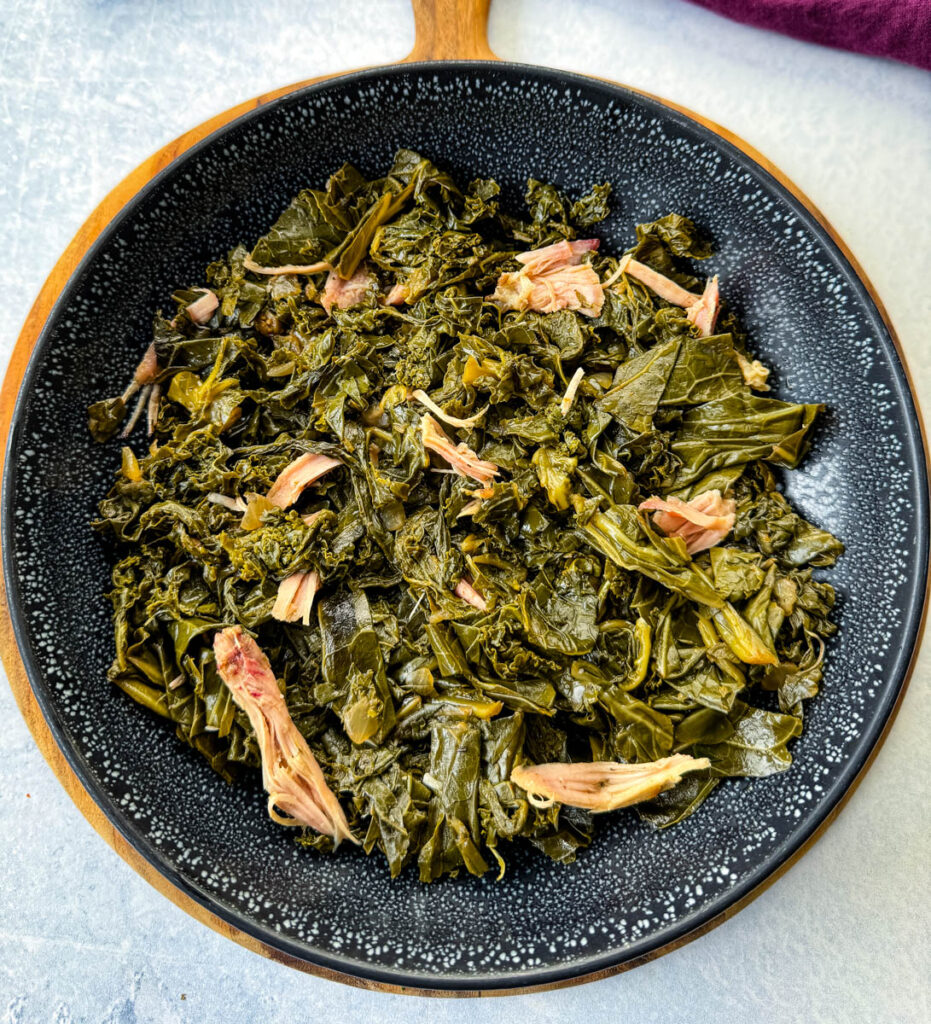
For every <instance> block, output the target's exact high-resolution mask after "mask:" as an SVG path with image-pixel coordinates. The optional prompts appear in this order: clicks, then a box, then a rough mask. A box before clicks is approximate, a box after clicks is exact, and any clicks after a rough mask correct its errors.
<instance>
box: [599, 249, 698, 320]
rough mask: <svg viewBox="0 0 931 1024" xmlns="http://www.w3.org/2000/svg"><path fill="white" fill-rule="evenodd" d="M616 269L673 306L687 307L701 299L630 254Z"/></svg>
mask: <svg viewBox="0 0 931 1024" xmlns="http://www.w3.org/2000/svg"><path fill="white" fill-rule="evenodd" d="M618 269H619V270H620V271H621V272H622V273H624V274H626V275H627V276H628V277H632V278H634V279H635V280H637V281H639V282H640V283H641V284H645V285H646V286H647V288H649V289H650V291H652V292H656V294H657V295H658V296H659V297H660V298H661V299H665V300H666V301H667V302H671V303H672V304H673V305H674V306H681V307H682V308H683V309H688V308H689V306H692V305H694V304H695V303H696V302H698V301H699V300H700V299H701V296H700V295H695V294H694V293H693V292H690V291H687V290H686V289H685V288H683V287H682V285H680V284H676V282H675V281H671V280H670V279H669V278H668V277H666V276H665V275H664V274H661V273H659V271H657V270H654V269H653V268H652V267H648V266H647V265H646V264H645V263H641V262H640V261H639V260H635V259H633V257H631V256H625V257H624V258H623V259H622V260H621V262H620V264H619V265H618Z"/></svg>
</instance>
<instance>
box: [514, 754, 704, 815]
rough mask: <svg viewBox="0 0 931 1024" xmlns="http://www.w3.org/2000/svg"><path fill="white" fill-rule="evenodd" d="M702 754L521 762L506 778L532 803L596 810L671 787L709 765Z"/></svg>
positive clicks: (628, 803) (613, 807) (635, 800)
mask: <svg viewBox="0 0 931 1024" xmlns="http://www.w3.org/2000/svg"><path fill="white" fill-rule="evenodd" d="M710 763H711V762H710V761H709V760H708V758H707V757H699V758H695V757H690V756H689V755H688V754H673V755H672V757H664V758H662V759H661V760H659V761H649V762H647V763H646V764H620V763H618V762H616V761H577V762H575V763H573V764H563V763H562V762H559V761H556V762H551V763H549V764H534V765H522V766H520V767H518V768H515V769H514V770H513V771H512V772H511V781H512V782H516V783H517V785H518V786H520V787H521V789H525V790H526V791H527V793H528V795H529V797H530V802H531V803H533V804H534V805H535V806H537V807H549V806H551V805H552V804H554V803H560V804H567V805H568V806H570V807H584V808H585V809H586V810H589V811H592V812H593V813H595V814H602V813H604V812H605V811H615V810H617V809H618V808H620V807H630V806H631V805H632V804H638V803H640V802H641V801H643V800H652V799H653V798H654V797H655V796H658V795H659V794H660V793H662V792H663V790H665V789H670V788H671V787H672V786H674V785H676V783H677V782H679V781H680V780H681V779H682V776H683V775H684V774H685V773H686V772H694V771H698V770H700V769H702V768H707V767H708V766H709V765H710Z"/></svg>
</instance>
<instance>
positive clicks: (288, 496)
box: [267, 452, 342, 508]
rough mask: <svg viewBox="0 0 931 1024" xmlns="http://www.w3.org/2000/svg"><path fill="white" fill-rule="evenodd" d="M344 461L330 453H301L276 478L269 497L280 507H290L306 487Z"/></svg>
mask: <svg viewBox="0 0 931 1024" xmlns="http://www.w3.org/2000/svg"><path fill="white" fill-rule="evenodd" d="M341 465H342V463H341V462H340V461H339V459H331V458H330V457H329V455H317V454H316V453H315V452H307V454H306V455H301V456H300V457H299V458H297V459H295V460H294V461H293V462H289V463H288V465H287V466H285V468H284V469H283V470H282V471H281V472H280V473H279V474H278V476H277V477H276V478H275V482H274V483H273V484H272V486H271V489H270V490H269V492H268V495H267V499H268V501H270V502H271V503H272V504H273V505H277V506H278V508H290V507H291V506H292V505H293V504H294V503H295V502H296V501H297V499H298V498H299V497H300V496H301V492H302V491H303V490H304V488H305V487H309V486H310V485H311V484H312V483H315V482H316V481H317V480H319V479H320V477H322V476H323V475H324V474H325V473H329V472H330V470H331V469H336V467H337V466H341Z"/></svg>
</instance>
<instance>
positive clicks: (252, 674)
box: [213, 626, 358, 845]
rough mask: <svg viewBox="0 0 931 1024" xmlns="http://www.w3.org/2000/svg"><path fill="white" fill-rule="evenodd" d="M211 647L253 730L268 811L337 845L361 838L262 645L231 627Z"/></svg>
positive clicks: (276, 818) (281, 823)
mask: <svg viewBox="0 0 931 1024" xmlns="http://www.w3.org/2000/svg"><path fill="white" fill-rule="evenodd" d="M213 651H214V655H215V657H216V662H217V672H218V673H219V675H220V678H221V679H222V680H223V682H224V683H225V684H226V686H227V688H228V689H229V691H230V693H231V694H232V695H233V700H234V701H235V702H236V704H237V705H238V706H239V707H240V708H242V710H243V711H245V713H246V714H247V715H248V716H249V721H250V722H251V724H252V728H253V730H254V731H255V738H256V741H257V743H258V746H259V753H260V754H261V757H262V782H263V783H264V786H265V790H266V792H267V793H268V813H269V816H270V817H271V818H272V820H273V821H276V822H278V824H280V825H307V826H309V827H310V828H312V829H315V830H316V831H317V832H320V833H321V834H323V835H328V836H330V837H332V839H333V842H334V843H335V844H336V845H339V843H340V841H341V840H343V839H349V840H350V841H351V842H354V843H357V842H358V840H357V839H356V838H355V836H353V834H352V832H351V831H350V830H349V823H348V822H347V821H346V816H345V815H344V814H343V809H342V807H340V804H339V801H338V800H337V799H336V796H335V795H334V794H333V792H332V791H331V790H330V787H329V786H328V785H327V782H326V779H325V778H324V776H323V772H322V771H321V770H320V765H319V764H317V759H316V758H315V757H314V755H313V753H312V752H311V750H310V747H308V746H307V741H306V740H305V739H304V737H303V736H302V735H301V734H300V732H299V731H298V729H297V726H296V725H295V724H294V722H293V721H292V719H291V715H290V713H289V712H288V706H287V704H286V703H285V699H284V697H283V696H282V694H281V690H279V688H278V682H277V680H276V679H275V673H274V672H273V671H272V668H271V665H270V664H269V662H268V658H266V657H265V654H264V653H263V652H262V650H261V648H260V647H259V645H258V644H257V643H256V642H255V641H254V640H253V639H252V637H250V636H249V635H248V634H246V633H244V632H243V631H242V629H241V627H239V626H231V627H229V628H228V629H224V630H222V631H220V632H218V633H217V634H216V635H215V636H214V638H213Z"/></svg>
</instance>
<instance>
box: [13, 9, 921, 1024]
mask: <svg viewBox="0 0 931 1024" xmlns="http://www.w3.org/2000/svg"><path fill="white" fill-rule="evenodd" d="M412 41H413V21H412V17H411V15H410V13H409V10H408V8H407V5H406V3H405V0H342V2H340V3H338V4H334V3H332V2H327V3H324V2H322V0H310V2H300V0H263V2H262V3H246V2H243V0H226V2H219V0H187V2H186V3H181V2H178V0H161V2H159V0H31V2H30V0H0V52H2V56H0V252H2V253H3V257H4V258H3V259H2V260H0V295H2V296H3V301H2V302H0V366H5V364H6V360H7V358H8V355H9V352H10V351H11V349H12V345H13V341H14V338H15V335H16V333H17V331H18V329H19V326H20V324H21V323H22V320H23V318H24V317H25V314H26V312H27V309H28V306H29V304H30V302H31V301H32V298H33V297H34V295H35V293H36V292H37V291H38V289H39V287H40V285H41V283H42V281H43V279H44V278H45V276H46V274H47V273H48V271H49V270H50V269H51V267H52V264H53V263H54V261H55V259H56V258H57V256H58V254H59V253H60V252H61V250H62V249H63V248H64V246H65V245H66V244H67V242H68V240H69V239H70V238H71V236H72V235H73V233H74V232H75V230H76V229H77V228H78V226H79V225H80V224H81V222H82V221H83V220H84V218H85V217H86V216H87V214H88V213H89V212H90V210H91V209H92V208H93V206H94V205H95V204H96V202H97V201H98V200H99V199H100V197H101V196H102V195H103V194H104V193H105V192H106V191H107V190H108V189H109V188H110V187H111V186H112V185H114V184H115V183H116V182H117V181H119V180H120V179H121V178H122V177H123V176H124V175H125V174H126V173H128V172H129V171H130V170H131V169H132V168H133V167H135V166H136V165H137V164H138V163H139V162H140V161H141V160H142V159H143V158H144V157H146V156H147V155H148V154H149V153H150V152H151V151H153V150H154V149H156V148H158V147H159V146H161V145H163V144H164V143H165V142H167V141H169V140H170V139H171V138H173V137H174V136H175V135H177V134H178V133H179V132H180V131H182V130H183V129H185V128H188V127H190V126H192V125H194V124H196V123H197V122H198V121H200V120H202V119H204V118H205V117H207V116H208V115H210V114H212V113H214V112H215V111H219V110H221V109H224V108H226V107H228V106H231V105H232V104H234V103H236V102H238V101H240V100H242V99H244V98H246V97H248V96H250V95H253V94H255V93H257V92H260V91H263V90H266V89H270V88H272V87H274V86H277V85H282V84H284V83H287V82H291V81H295V80H297V79H300V78H305V77H309V76H311V75H315V74H321V73H324V72H327V71H336V70H338V69H341V68H347V67H356V66H360V65H364V64H369V63H383V62H386V61H389V60H392V59H395V58H398V57H400V56H402V55H403V54H405V53H406V52H407V51H408V49H409V48H410V45H411V43H412ZM490 41H491V44H492V46H493V48H494V49H495V50H496V51H497V52H498V53H499V54H500V55H501V56H502V57H505V58H509V59H513V60H519V61H526V62H529V63H540V64H549V65H554V66H560V67H565V68H570V69H573V70H578V71H583V72H591V73H594V74H597V75H603V76H606V77H611V78H617V79H620V80H623V81H626V82H629V83H630V84H632V85H635V86H638V87H640V88H643V89H646V90H649V91H651V92H654V93H658V94H660V95H664V96H666V97H668V98H670V99H673V100H676V101H678V102H680V103H683V104H685V105H687V106H690V107H692V108H693V109H695V110H698V111H701V112H702V113H704V114H705V115H706V116H708V117H710V118H712V119H714V120H716V121H718V122H720V123H722V124H724V125H727V126H728V127H730V128H731V129H733V130H735V131H736V132H738V133H740V134H742V135H743V136H744V137H745V138H747V139H748V140H749V141H751V142H752V143H753V144H754V145H756V146H757V147H758V148H759V149H760V150H762V152H763V153H765V154H766V155H767V156H769V157H770V158H771V159H772V160H773V161H774V162H775V163H776V164H777V165H779V166H781V167H782V168H783V169H784V170H785V171H786V172H787V173H788V174H789V175H790V177H792V178H793V179H794V180H795V181H796V182H797V183H798V184H799V185H800V186H801V188H802V189H803V190H804V191H805V192H806V193H807V194H808V195H810V196H811V197H812V198H813V199H814V201H815V202H816V203H817V204H818V205H819V206H820V207H821V209H822V210H823V211H824V212H825V214H826V215H827V216H828V217H829V218H830V220H831V221H832V222H833V223H834V225H835V226H836V227H837V229H838V231H839V232H840V234H841V235H842V237H844V238H845V239H846V241H847V242H848V244H849V245H850V247H851V248H852V250H853V252H854V253H855V254H856V255H857V257H858V258H859V259H860V261H861V262H862V264H863V265H864V267H865V268H866V271H867V273H868V274H869V275H870V276H871V278H872V279H873V281H874V283H875V285H876V286H877V288H878V291H879V293H880V295H881V296H882V297H883V299H884V301H885V303H886V305H887V307H888V309H889V312H890V314H891V316H892V319H893V321H894V323H895V325H896V327H897V328H898V331H899V333H900V335H901V338H902V342H903V345H904V347H905V349H906V352H907V354H908V358H909V360H910V363H911V367H912V370H913V373H914V375H915V378H916V382H917V386H918V390H919V392H920V396H921V399H922V401H923V404H924V407H925V408H926V409H928V408H931V349H929V345H928V337H927V329H928V324H929V323H931V299H929V296H931V291H929V289H928V287H927V280H928V270H929V255H931V247H929V242H928V225H929V224H931V199H929V196H931V187H929V186H931V174H929V172H931V78H929V76H928V75H926V74H925V73H923V72H921V71H918V70H916V69H913V68H906V67H902V66H899V65H896V64H892V63H888V62H885V61H880V60H875V59H870V58H866V57H858V56H854V55H850V54H844V53H837V52H834V51H829V50H825V49H821V48H817V47H813V46H808V45H805V44H802V43H798V42H794V41H791V40H788V39H783V38H780V37H777V36H773V35H769V34H767V33H761V32H756V31H754V30H752V29H748V28H744V27H742V26H738V25H733V24H730V23H728V22H725V21H723V20H721V19H718V18H716V17H714V16H713V15H710V14H708V13H706V12H704V11H702V10H699V9H696V8H692V7H690V6H688V5H687V4H684V3H681V2H679V0H654V2H652V3H644V2H643V0H623V2H622V0H545V2H535V0H494V3H493V5H492V13H491V21H490ZM929 678H931V647H928V648H926V649H925V652H924V655H923V656H922V657H921V659H920V661H919V664H918V668H917V671H916V673H915V676H914V679H913V681H912V684H911V688H910V690H909V693H908V695H907V697H906V699H905V702H904V704H903V706H902V710H901V712H900V714H899V718H898V721H897V722H896V725H895V728H894V729H893V731H892V733H891V735H890V736H889V739H888V740H887V742H886V745H885V747H884V748H883V750H882V752H881V753H880V755H879V757H878V758H877V760H876V762H875V765H874V767H873V769H872V770H871V772H870V773H869V776H868V777H867V778H866V780H865V781H864V782H863V783H862V785H861V786H860V788H859V789H858V791H857V792H856V794H855V795H854V796H853V798H852V800H851V801H850V803H849V804H848V806H847V808H846V809H845V810H844V812H843V813H842V814H841V816H840V818H839V819H838V821H837V822H836V823H835V824H834V825H833V826H832V827H831V829H830V830H829V831H828V833H827V834H826V835H825V837H824V838H822V839H821V840H820V842H819V843H818V844H817V845H816V846H815V848H814V849H813V850H811V851H810V852H809V853H808V854H807V855H806V856H805V857H804V858H803V860H802V861H801V862H800V863H799V864H798V865H796V866H795V867H794V868H792V869H791V870H790V871H789V873H788V874H787V875H786V876H785V877H784V878H783V879H782V880H781V881H779V882H778V883H777V884H776V885H774V886H773V887H771V888H770V889H769V890H768V891H767V892H765V893H764V894H763V895H762V896H760V897H759V898H758V899H757V900H756V902H754V903H753V904H752V905H751V906H750V907H749V908H747V909H746V910H744V911H743V912H742V913H740V914H739V915H738V916H737V917H736V918H735V919H734V920H732V921H730V922H728V923H726V924H725V925H723V926H721V927H720V928H718V929H717V930H716V931H714V932H712V933H711V934H710V935H707V936H705V937H704V938H702V939H699V940H698V941H696V942H694V943H692V944H690V945H689V946H687V947H686V948H684V949H681V950H679V951H677V952H675V953H672V954H670V955H669V956H666V957H664V958H662V959H661V960H659V961H657V962H654V963H652V964H649V965H647V966H644V967H641V968H639V969H637V970H636V971H633V972H631V973H628V974H625V975H622V976H620V977H617V978H613V979H610V980H607V981H603V982H599V983H597V984H594V985H588V986H584V987H581V988H575V989H569V990H563V991H559V992H551V993H546V994H541V995H534V996H524V997H519V998H513V997H512V998H510V999H505V1000H494V1001H491V1002H482V1003H480V1004H478V1003H466V1002H461V1001H427V1000H419V999H413V998H402V997H397V996H385V995H378V994H373V993H364V992H360V991H356V990H352V989H349V988H345V987H343V986H339V985H336V984H332V983H329V982H325V981H321V980H318V979H315V978H311V977H305V976H303V975H300V974H298V973H295V972H292V971H290V970H288V969H287V968H284V967H280V966H278V965H276V964H273V963H269V962H267V961H265V960H262V959H261V958H259V957H257V956H255V955H253V954H251V953H248V952H246V951H245V950H243V949H240V948H239V947H238V946H236V945H234V944H233V943H231V942H229V941H227V940H225V939H221V938H220V937H219V936H218V935H215V934H214V933H213V932H211V931H209V930H208V929H206V928H204V927H202V926H201V925H199V924H197V923H196V922H195V921H194V920H193V919H191V918H188V917H187V916H186V915H185V914H184V913H182V912H181V911H180V910H178V909H177V908H176V907H174V906H173V905H172V904H171V903H169V902H168V901H167V900H166V899H164V898H163V897H161V896H159V895H158V894H157V893H156V892H155V891H154V890H153V889H151V888H149V886H147V885H146V884H145V883H144V882H143V881H142V880H141V879H140V878H139V877H138V876H137V875H136V874H134V872H133V871H132V870H131V869H130V868H129V867H127V866H126V865H125V864H124V863H123V862H122V861H121V860H120V859H119V858H118V857H117V856H116V854H114V853H113V852H112V851H111V850H110V849H109V847H107V846H106V845H105V843H104V842H103V841H102V840H101V839H99V838H98V837H97V835H96V834H95V833H94V832H93V831H92V829H91V828H90V826H89V825H88V824H87V823H86V822H85V820H84V819H83V818H82V817H81V815H80V814H79V813H78V811H77V810H76V809H75V808H74V806H73V805H72V804H71V803H70V801H69V800H68V798H67V797H66V795H65V793H64V791H63V790H62V788H61V787H60V785H59V784H58V782H57V781H56V780H55V778H54V777H53V776H52V774H51V772H50V770H49V769H48V768H47V767H46V765H45V762H44V761H43V760H42V758H41V756H40V755H39V753H38V751H37V750H36V749H35V747H34V745H33V743H32V740H31V738H30V736H29V734H28V732H27V730H26V728H25V726H24V724H23V722H22V721H21V719H20V717H19V714H18V712H17V710H16V707H15V705H14V703H13V700H12V697H11V695H10V693H9V690H8V688H7V687H6V686H5V685H2V686H0V721H2V723H3V726H2V729H0V1015H2V1020H3V1021H7V1022H10V1024H14V1022H15V1024H26V1022H33V1021H51V1022H55V1024H70V1022H72V1021H88V1022H105V1024H129V1022H136V1021H153V1022H159V1024H162V1022H164V1024H171V1022H175V1021H203V1022H214V1021H216V1022H223V1024H237V1022H253V1021H255V1022H258V1021H295V1020H302V1019H307V1018H313V1019H316V1020H327V1021H333V1022H342V1021H358V1020H363V1019H369V1020H378V1021H391V1020H395V1019H397V1020H405V1021H409V1022H411V1024H416V1022H419V1021H428V1020H429V1021H431V1022H433V1021H436V1022H444V1021H451V1022H452V1021H467V1020H474V1019H482V1020H487V1021H493V1022H501V1024H504V1022H510V1021H518V1020H530V1021H540V1022H549V1021H552V1022H556V1021H559V1022H564V1021H567V1020H572V1019H579V1017H584V1019H585V1020H586V1022H591V1024H598V1022H602V1021H604V1022H607V1021H618V1020H631V1021H638V1022H640V1024H647V1022H652V1021H657V1022H679V1021H694V1022H701V1024H707V1022H716V1021H728V1022H731V1021H748V1022H753V1021H766V1022H768V1024H779V1022H783V1021H805V1022H808V1024H817V1022H834V1021H836V1022H847V1021H870V1022H881V1021H895V1022H900V1021H901V1022H912V1021H914V1022H916V1024H917V1022H923V1021H927V1020H929V1019H931V1000H929V982H928V964H929V962H931V956H929V953H931V947H929V940H928V924H929V915H928V899H929V896H931V891H929V890H931V884H929V882H931V870H929V863H931V843H929V827H928V822H929V818H928V798H927V790H928V783H929V773H928V769H927V741H928V736H929V735H931V694H929V687H928V681H929Z"/></svg>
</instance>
